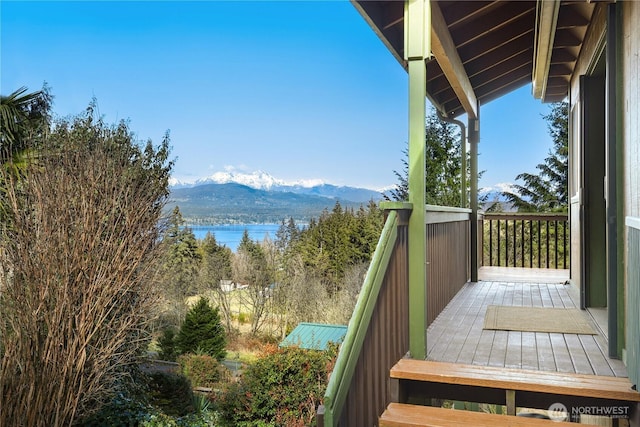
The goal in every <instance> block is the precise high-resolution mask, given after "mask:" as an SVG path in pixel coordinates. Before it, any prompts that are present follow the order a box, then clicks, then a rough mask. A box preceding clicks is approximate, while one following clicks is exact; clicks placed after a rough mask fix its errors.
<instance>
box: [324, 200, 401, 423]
mask: <svg viewBox="0 0 640 427" xmlns="http://www.w3.org/2000/svg"><path fill="white" fill-rule="evenodd" d="M396 215H397V214H396V212H391V213H390V215H389V218H388V219H387V224H385V230H383V235H382V236H381V238H380V243H379V244H378V246H377V248H376V253H375V254H374V257H373V261H372V265H371V267H370V269H369V272H368V273H367V277H366V278H365V284H364V286H363V289H362V290H361V292H360V296H359V298H358V303H357V304H356V309H355V310H354V316H353V317H352V319H351V321H350V322H349V330H348V331H347V336H346V337H345V342H344V343H343V344H342V347H341V349H340V354H339V355H338V360H337V362H336V367H335V369H334V373H333V374H332V375H331V379H330V381H329V385H328V387H327V392H326V393H325V399H324V405H323V407H321V408H319V410H318V420H319V422H320V423H322V424H324V425H325V426H332V427H333V426H337V425H340V426H360V425H376V424H377V419H378V417H379V416H380V414H381V413H382V412H383V411H384V408H385V407H386V406H387V405H388V403H389V401H390V391H389V382H388V375H389V370H390V369H391V367H392V366H393V365H394V364H395V363H396V362H397V361H398V360H399V359H400V358H402V357H403V356H404V355H405V354H406V353H407V351H408V349H409V319H408V315H407V313H408V307H409V302H408V266H407V262H408V261H407V260H408V254H407V250H408V233H407V226H406V225H404V224H400V225H398V222H397V221H396ZM390 221H393V224H394V225H393V228H394V230H393V233H391V232H390V231H389V229H390V227H391V225H390V223H389V222H390ZM391 234H393V237H392V238H393V242H391V241H390V235H391Z"/></svg>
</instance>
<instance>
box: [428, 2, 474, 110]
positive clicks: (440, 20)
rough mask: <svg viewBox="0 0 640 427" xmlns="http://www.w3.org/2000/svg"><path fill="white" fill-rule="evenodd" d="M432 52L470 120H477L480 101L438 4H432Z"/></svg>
mask: <svg viewBox="0 0 640 427" xmlns="http://www.w3.org/2000/svg"><path fill="white" fill-rule="evenodd" d="M431 51H432V53H433V55H434V56H435V57H436V59H437V61H438V64H440V68H441V69H442V72H443V73H444V75H445V76H447V80H448V81H449V83H450V84H451V87H452V88H453V91H454V92H455V93H456V96H457V97H458V99H459V100H460V103H461V104H462V106H463V108H464V110H465V111H466V112H467V115H468V116H469V118H472V119H477V118H478V100H477V98H476V94H475V93H474V91H473V86H472V85H471V82H470V81H469V76H467V73H466V71H465V69H464V66H463V65H462V61H461V60H460V56H459V55H458V50H457V49H456V45H455V43H454V42H453V39H452V38H451V33H449V28H448V27H447V23H446V21H445V20H444V17H443V16H442V12H441V11H440V7H439V6H438V2H432V3H431ZM445 113H446V112H445Z"/></svg>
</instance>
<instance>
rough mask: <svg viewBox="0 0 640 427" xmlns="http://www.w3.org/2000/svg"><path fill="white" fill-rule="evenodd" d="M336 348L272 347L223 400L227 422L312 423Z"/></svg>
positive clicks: (228, 423)
mask: <svg viewBox="0 0 640 427" xmlns="http://www.w3.org/2000/svg"><path fill="white" fill-rule="evenodd" d="M334 358H335V350H330V351H324V352H321V351H310V350H302V349H299V348H295V347H287V348H282V349H278V348H275V347H272V348H270V349H269V350H268V351H267V352H266V353H265V354H264V355H263V356H262V357H261V358H260V359H258V360H257V361H256V362H255V363H254V364H253V365H251V366H249V368H247V370H246V371H245V372H244V374H243V375H242V378H241V380H240V381H239V382H238V383H235V384H232V385H231V386H230V387H229V389H228V390H227V392H226V393H225V395H224V396H223V398H222V401H221V402H220V410H221V416H222V418H223V420H222V421H223V423H224V425H226V426H239V427H242V426H247V427H248V426H274V427H275V426H285V425H286V426H312V425H315V424H314V422H315V420H314V417H315V411H316V408H317V406H318V404H319V403H320V402H321V399H322V397H323V395H324V391H325V389H326V385H327V378H328V372H329V369H330V367H331V364H332V362H333V360H334Z"/></svg>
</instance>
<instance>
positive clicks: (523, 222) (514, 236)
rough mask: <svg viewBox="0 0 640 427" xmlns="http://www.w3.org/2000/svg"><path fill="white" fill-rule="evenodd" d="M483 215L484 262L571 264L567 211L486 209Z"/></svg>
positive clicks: (545, 265)
mask: <svg viewBox="0 0 640 427" xmlns="http://www.w3.org/2000/svg"><path fill="white" fill-rule="evenodd" d="M481 218H483V219H482V220H481V223H482V227H479V228H478V231H479V236H478V239H479V240H480V242H481V248H482V257H481V265H484V266H498V267H525V268H562V269H564V268H569V263H570V247H569V245H570V241H571V239H570V236H569V221H568V216H567V215H566V214H546V213H526V214H521V213H485V214H483V215H482V216H481Z"/></svg>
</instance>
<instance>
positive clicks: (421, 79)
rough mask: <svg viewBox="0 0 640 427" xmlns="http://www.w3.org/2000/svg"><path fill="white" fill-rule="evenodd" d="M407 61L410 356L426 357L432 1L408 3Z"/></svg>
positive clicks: (424, 0) (415, 357)
mask: <svg viewBox="0 0 640 427" xmlns="http://www.w3.org/2000/svg"><path fill="white" fill-rule="evenodd" d="M404 22H405V59H406V60H407V62H408V69H409V202H410V203H412V205H413V207H414V209H413V211H412V213H411V216H410V217H409V353H410V355H411V357H412V358H414V359H425V358H426V357H427V332H426V327H427V295H426V293H427V267H426V259H427V242H426V236H427V227H426V222H425V219H426V218H425V215H426V195H425V180H426V176H425V117H426V106H425V102H426V95H427V84H426V79H427V67H426V63H425V59H426V58H427V57H428V56H429V54H430V51H431V8H430V3H429V0H408V1H406V2H405V19H404Z"/></svg>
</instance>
